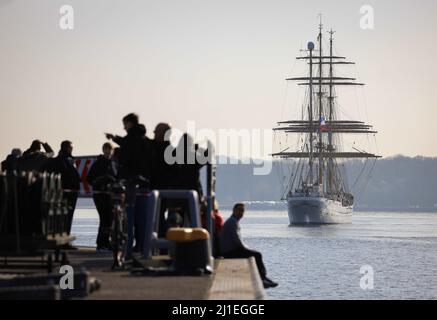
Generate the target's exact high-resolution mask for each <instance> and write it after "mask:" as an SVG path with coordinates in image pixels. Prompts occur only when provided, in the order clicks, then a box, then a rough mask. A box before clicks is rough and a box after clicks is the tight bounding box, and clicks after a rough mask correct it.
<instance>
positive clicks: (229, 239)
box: [220, 203, 278, 288]
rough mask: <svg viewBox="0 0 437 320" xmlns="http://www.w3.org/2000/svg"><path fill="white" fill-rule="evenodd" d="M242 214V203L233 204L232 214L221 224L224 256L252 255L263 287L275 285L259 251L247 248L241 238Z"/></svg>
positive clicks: (244, 256) (240, 256)
mask: <svg viewBox="0 0 437 320" xmlns="http://www.w3.org/2000/svg"><path fill="white" fill-rule="evenodd" d="M243 216H244V204H243V203H237V204H235V206H234V208H233V211H232V215H231V216H230V217H229V218H228V220H226V222H225V224H224V225H223V228H222V231H221V235H220V246H221V251H222V255H223V257H225V258H229V259H234V258H249V257H254V258H255V261H256V265H257V267H258V272H259V274H260V276H261V279H262V281H263V284H264V287H265V288H271V287H276V286H277V285H278V284H277V283H275V282H273V281H272V280H270V279H269V278H267V271H266V268H265V266H264V263H263V259H262V255H261V253H260V252H258V251H255V250H251V249H249V248H248V247H247V246H246V245H245V244H244V243H243V240H242V238H241V231H240V220H241V219H242V218H243Z"/></svg>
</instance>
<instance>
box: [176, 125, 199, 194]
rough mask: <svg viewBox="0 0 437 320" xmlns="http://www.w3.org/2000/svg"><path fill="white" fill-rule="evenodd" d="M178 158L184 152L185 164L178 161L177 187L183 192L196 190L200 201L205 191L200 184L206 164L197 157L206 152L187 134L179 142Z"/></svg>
mask: <svg viewBox="0 0 437 320" xmlns="http://www.w3.org/2000/svg"><path fill="white" fill-rule="evenodd" d="M175 152H176V157H180V153H181V152H182V156H183V163H180V161H178V166H177V170H178V172H177V179H176V187H177V189H181V190H195V191H197V193H198V195H199V200H200V199H201V198H202V195H203V191H202V185H201V183H200V169H202V167H203V166H204V165H205V164H201V163H199V161H198V158H197V155H198V154H199V153H200V152H206V151H205V150H199V148H198V145H197V144H194V142H193V138H192V137H191V136H189V135H188V134H187V133H185V134H184V135H183V136H182V138H181V139H180V141H179V144H178V146H177V148H176V150H175ZM180 160H182V157H181V159H180Z"/></svg>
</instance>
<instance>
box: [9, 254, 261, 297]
mask: <svg viewBox="0 0 437 320" xmlns="http://www.w3.org/2000/svg"><path fill="white" fill-rule="evenodd" d="M159 259H160V258H159V257H156V258H154V260H153V261H151V263H152V264H153V263H156V265H159V264H160V262H159ZM69 260H70V261H69V264H70V265H71V266H73V268H74V270H75V271H76V270H77V271H79V270H80V269H81V268H82V267H85V268H86V270H87V271H89V272H90V274H91V276H92V277H95V278H97V279H98V280H100V282H101V287H100V289H99V290H97V291H95V292H93V293H91V294H90V295H88V297H86V299H92V300H207V299H211V300H237V299H240V300H260V299H265V292H264V288H263V286H262V282H261V279H260V277H259V275H258V271H257V268H256V265H255V261H254V260H253V259H229V260H228V259H216V260H215V262H214V273H213V274H211V275H204V276H150V275H147V276H146V275H138V276H137V275H131V274H130V272H129V271H112V270H111V265H112V254H111V253H97V252H96V250H95V249H94V248H80V249H79V250H77V251H71V252H70V253H69ZM20 272H21V271H20V270H7V269H0V278H1V276H2V274H6V273H7V274H9V275H10V274H12V273H20ZM54 272H56V267H55V268H54ZM40 273H42V272H40Z"/></svg>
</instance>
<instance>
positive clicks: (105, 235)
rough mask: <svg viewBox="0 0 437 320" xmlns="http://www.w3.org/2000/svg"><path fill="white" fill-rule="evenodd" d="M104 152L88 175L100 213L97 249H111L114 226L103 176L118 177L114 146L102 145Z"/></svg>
mask: <svg viewBox="0 0 437 320" xmlns="http://www.w3.org/2000/svg"><path fill="white" fill-rule="evenodd" d="M102 151H103V154H102V155H100V156H99V157H98V158H97V160H96V161H95V162H94V163H93V165H92V166H91V168H90V171H89V173H88V176H87V181H88V183H89V184H90V185H91V186H92V187H93V191H94V193H93V200H94V204H95V205H96V209H97V212H98V214H99V230H98V233H97V239H96V244H97V250H98V251H108V250H111V243H110V239H109V236H110V230H111V227H112V221H113V213H112V200H111V196H110V195H109V194H107V193H101V192H102V191H103V190H104V186H103V185H102V183H103V182H102V181H103V180H102V179H99V178H103V177H112V178H116V172H115V170H114V169H115V167H114V164H113V161H112V155H113V147H112V145H111V144H110V143H109V142H107V143H105V144H104V145H103V147H102Z"/></svg>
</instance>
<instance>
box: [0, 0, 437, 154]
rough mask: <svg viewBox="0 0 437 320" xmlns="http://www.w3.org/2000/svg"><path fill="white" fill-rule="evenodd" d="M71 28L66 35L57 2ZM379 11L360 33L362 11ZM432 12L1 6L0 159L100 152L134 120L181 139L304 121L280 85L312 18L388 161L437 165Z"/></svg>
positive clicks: (140, 4) (205, 4) (41, 0)
mask: <svg viewBox="0 0 437 320" xmlns="http://www.w3.org/2000/svg"><path fill="white" fill-rule="evenodd" d="M64 4H69V5H72V6H73V8H74V10H75V11H74V14H75V15H74V18H75V29H74V30H68V31H66V30H61V29H60V28H59V19H60V13H59V9H60V7H61V6H62V5H64ZM364 4H370V5H372V6H373V7H374V9H375V29H374V30H362V29H360V26H359V21H360V12H359V9H360V7H361V6H362V5H364ZM436 11H437V2H436V1H435V0H420V1H411V0H408V1H400V0H379V1H355V0H353V1H351V0H344V1H326V0H323V1H322V0H319V1H291V0H288V1H285V0H284V1H281V0H268V1H267V0H265V1H254V0H245V1H241V0H232V1H228V0H220V1H218V0H214V1H207V0H202V1H201V0H159V1H158V0H155V1H134V0H129V1H122V0H119V1H115V0H68V1H67V0H63V1H57V0H51V1H48V0H32V1H31V0H15V1H13V0H9V1H4V0H3V1H2V0H0V110H1V113H0V134H1V137H2V138H1V140H0V155H1V157H2V158H3V157H4V156H5V155H6V154H7V153H9V152H10V150H11V148H13V147H16V146H19V147H21V148H22V149H25V148H27V147H28V146H29V145H30V142H31V141H32V139H34V138H40V139H42V140H45V141H48V142H50V143H51V144H52V145H53V146H54V147H55V148H56V149H58V145H59V143H60V141H61V140H63V139H70V140H72V141H73V142H74V143H75V154H76V155H80V154H95V153H97V152H99V149H100V146H101V144H102V143H103V142H104V136H103V132H107V131H110V132H115V133H122V127H121V121H120V119H121V117H122V116H123V115H125V114H126V113H128V112H130V111H135V112H138V113H139V114H140V115H141V118H142V120H143V122H144V123H145V124H146V126H147V128H148V135H149V136H152V131H153V127H154V126H155V125H156V124H157V123H158V122H159V121H168V122H170V123H171V124H172V125H174V126H176V127H180V128H182V129H184V128H185V126H186V121H187V120H194V121H196V125H197V127H198V128H213V129H219V128H249V129H250V128H261V129H262V128H266V129H269V128H272V127H273V126H274V124H275V122H276V121H278V120H283V119H284V118H287V116H288V115H292V114H293V112H294V111H296V110H297V109H296V108H297V106H296V97H295V96H296V92H297V91H296V90H295V89H294V88H293V86H291V85H289V86H287V84H286V82H285V81H284V79H285V78H286V77H288V76H291V75H293V74H292V71H299V70H300V69H299V68H298V67H293V65H295V60H294V57H295V56H296V55H297V54H299V50H300V49H301V48H304V47H305V44H306V42H307V41H308V40H316V32H317V29H316V27H317V23H318V20H317V15H318V14H319V13H320V12H321V13H323V15H324V24H325V26H326V27H327V28H331V27H332V28H333V29H335V30H336V31H337V33H336V43H337V47H336V48H337V51H338V53H340V54H343V55H346V56H347V57H348V58H349V59H350V60H352V61H355V62H357V65H356V67H353V68H351V71H353V74H355V75H357V74H358V75H359V80H360V81H362V82H365V83H366V84H367V85H366V87H365V88H364V89H360V91H359V92H358V93H356V92H355V89H352V90H354V91H353V92H352V93H351V92H349V93H350V95H351V96H356V97H358V98H357V101H358V102H359V103H360V107H361V108H362V109H358V110H361V111H360V112H357V113H355V110H357V109H356V107H355V106H353V107H352V106H351V107H350V108H351V109H350V110H348V108H349V105H348V103H349V101H352V100H354V99H352V98H350V99H349V98H347V99H346V100H344V101H345V102H346V103H345V102H344V101H343V108H344V109H345V110H346V111H347V113H348V114H351V115H357V116H359V115H361V116H364V115H365V117H364V120H366V121H368V122H370V123H372V124H373V125H374V126H375V128H376V129H377V130H378V131H379V132H380V134H379V135H378V138H377V141H378V147H379V151H380V153H381V154H382V155H384V156H390V155H395V154H405V155H410V156H416V155H424V156H437V133H436V130H435V126H436V124H435V123H436V119H437V111H436V107H437V103H436V102H437V98H436V96H437V95H436V94H435V92H434V91H435V90H436V86H435V85H436V83H437V80H436V76H435V75H436V74H437V66H436V65H437V63H436V60H435V59H436V56H437V45H436V41H435V37H436V30H437V19H435V13H436Z"/></svg>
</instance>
